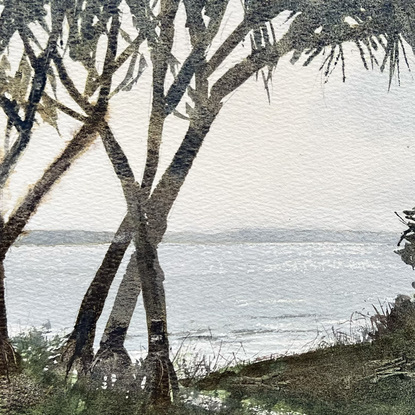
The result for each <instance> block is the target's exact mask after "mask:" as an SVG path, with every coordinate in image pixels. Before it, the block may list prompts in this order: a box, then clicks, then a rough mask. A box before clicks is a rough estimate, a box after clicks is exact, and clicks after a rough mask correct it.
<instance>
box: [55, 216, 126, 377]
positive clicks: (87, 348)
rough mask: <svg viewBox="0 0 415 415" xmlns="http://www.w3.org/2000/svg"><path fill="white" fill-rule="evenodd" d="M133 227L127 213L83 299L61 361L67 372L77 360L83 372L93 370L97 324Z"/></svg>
mask: <svg viewBox="0 0 415 415" xmlns="http://www.w3.org/2000/svg"><path fill="white" fill-rule="evenodd" d="M130 229H131V219H130V216H129V215H127V216H126V217H125V218H124V220H123V221H122V223H121V225H120V227H119V228H118V230H117V232H116V233H115V235H114V238H113V240H112V242H111V245H110V246H109V248H108V250H107V253H106V254H105V257H104V260H103V261H102V264H101V266H100V267H99V269H98V271H97V273H96V274H95V277H94V279H93V281H92V282H91V284H90V286H89V288H88V290H87V292H86V294H85V296H84V298H83V300H82V304H81V307H80V309H79V312H78V317H77V319H76V323H75V326H74V329H73V330H72V333H71V334H70V336H69V338H68V340H67V342H66V343H65V345H64V347H63V351H62V356H61V360H62V361H63V362H65V363H66V370H67V372H69V371H70V369H71V367H72V365H73V364H74V363H75V361H76V360H77V359H79V364H78V368H79V369H80V370H81V372H82V373H87V372H88V371H89V369H90V366H91V363H92V360H93V356H94V351H93V346H94V339H95V331H96V325H97V322H98V319H99V318H100V316H101V314H102V310H103V308H104V304H105V300H106V298H107V296H108V292H109V290H110V287H111V284H112V282H113V281H114V277H115V275H116V273H117V271H118V268H119V266H120V264H121V261H122V259H123V257H124V254H125V251H126V250H127V248H128V246H129V245H130V242H131V239H132V234H131V232H130Z"/></svg>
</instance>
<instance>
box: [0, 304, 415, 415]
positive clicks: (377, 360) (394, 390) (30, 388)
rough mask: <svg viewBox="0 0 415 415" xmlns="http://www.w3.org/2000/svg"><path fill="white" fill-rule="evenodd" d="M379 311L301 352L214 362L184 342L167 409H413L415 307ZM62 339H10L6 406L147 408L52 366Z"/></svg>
mask: <svg viewBox="0 0 415 415" xmlns="http://www.w3.org/2000/svg"><path fill="white" fill-rule="evenodd" d="M377 311H378V315H377V317H376V315H375V318H374V319H373V318H372V320H371V321H370V326H368V325H367V324H364V320H362V325H361V330H363V334H359V335H358V336H357V337H356V335H357V332H358V329H357V328H356V325H352V324H351V323H350V324H349V331H347V330H341V331H340V332H334V333H333V332H332V331H329V330H327V331H324V332H322V333H321V336H320V343H319V344H320V347H319V348H317V349H315V350H312V351H309V352H306V353H302V354H298V355H291V356H283V357H280V358H275V359H268V360H262V361H257V362H252V363H246V362H245V363H239V364H235V363H236V358H234V359H232V361H230V360H228V361H225V360H224V359H223V356H222V353H221V350H220V349H219V350H217V351H216V354H215V355H214V357H211V358H210V360H209V359H208V358H206V357H201V356H199V355H197V353H196V354H192V355H191V356H193V358H192V359H193V360H189V359H188V358H186V357H188V356H190V352H194V351H195V350H194V349H189V348H186V347H184V346H183V348H182V350H181V351H180V353H179V354H178V355H177V356H176V357H175V364H176V368H177V369H178V373H179V375H180V376H181V384H182V389H181V398H180V401H179V402H178V403H177V404H175V406H173V407H172V408H171V410H170V411H169V414H180V415H199V414H207V413H217V414H220V415H245V414H257V415H280V414H284V415H287V414H291V415H299V414H307V415H346V414H347V415H349V414H356V415H386V414H388V415H389V414H393V415H413V414H414V413H415V304H414V303H412V302H410V301H406V302H405V301H404V302H403V303H402V304H399V305H397V306H395V307H394V308H387V307H383V308H382V307H380V306H378V307H377ZM366 323H367V321H366ZM373 327H374V328H375V329H376V332H375V333H371V334H370V330H369V329H371V328H373ZM346 333H347V334H346ZM363 340H364V341H363ZM356 341H357V343H356ZM60 343H61V339H59V338H57V337H56V338H52V339H47V338H46V337H45V335H44V333H42V332H40V331H36V330H33V331H31V332H28V333H25V334H21V335H19V336H17V337H16V338H15V339H14V344H15V346H16V348H17V350H18V351H19V353H20V354H21V356H22V367H23V370H22V373H21V374H20V375H19V376H17V377H15V378H12V382H11V384H10V385H9V386H8V388H9V391H10V394H9V397H8V401H7V402H6V404H7V405H8V407H7V410H6V411H7V412H5V413H7V414H16V415H58V414H59V415H76V414H80V415H101V414H102V415H115V414H117V415H118V414H120V415H124V414H125V415H138V414H144V410H143V400H142V396H139V395H137V394H132V393H130V394H127V393H126V392H122V391H119V390H116V389H106V390H103V389H102V388H100V387H91V385H90V384H88V383H85V382H82V381H78V382H76V383H73V382H65V379H64V376H63V373H62V371H61V370H60V369H59V365H58V364H57V363H56V362H57V360H58V359H57V358H58V356H57V353H58V350H59V346H60ZM192 347H193V346H192ZM12 397H14V398H12ZM13 399H14V400H13ZM3 403H4V402H3ZM3 407H4V405H3Z"/></svg>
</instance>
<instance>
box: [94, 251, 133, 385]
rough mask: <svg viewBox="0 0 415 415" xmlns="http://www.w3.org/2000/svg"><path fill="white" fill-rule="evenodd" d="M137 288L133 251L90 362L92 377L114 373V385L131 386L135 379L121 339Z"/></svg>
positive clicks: (124, 332)
mask: <svg viewBox="0 0 415 415" xmlns="http://www.w3.org/2000/svg"><path fill="white" fill-rule="evenodd" d="M140 291H141V282H140V276H139V273H138V270H137V255H136V253H135V252H134V253H133V254H132V256H131V259H130V262H129V263H128V266H127V270H126V273H125V275H124V277H123V279H122V281H121V284H120V287H119V288H118V292H117V296H116V298H115V302H114V306H113V307H112V310H111V314H110V317H109V319H108V322H107V325H106V327H105V330H104V334H103V336H102V340H101V343H100V347H99V350H98V352H97V354H96V356H95V359H94V363H93V365H92V371H93V375H94V378H96V379H98V380H99V381H102V380H103V379H104V377H105V376H106V377H107V378H110V377H111V375H113V374H116V376H117V381H116V385H115V386H116V387H117V388H125V389H130V388H131V385H132V384H133V383H134V377H133V374H132V367H131V359H130V357H129V355H128V353H127V351H126V350H125V348H124V341H125V337H126V335H127V330H128V327H129V325H130V321H131V318H132V316H133V313H134V309H135V306H136V303H137V299H138V295H139V293H140Z"/></svg>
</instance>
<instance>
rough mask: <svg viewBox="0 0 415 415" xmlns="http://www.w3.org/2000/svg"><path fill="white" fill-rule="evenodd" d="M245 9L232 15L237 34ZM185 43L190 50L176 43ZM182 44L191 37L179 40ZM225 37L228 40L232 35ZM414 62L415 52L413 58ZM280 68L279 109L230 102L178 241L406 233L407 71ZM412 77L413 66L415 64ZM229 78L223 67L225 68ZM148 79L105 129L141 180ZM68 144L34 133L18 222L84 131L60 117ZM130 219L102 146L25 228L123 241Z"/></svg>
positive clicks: (211, 139) (12, 184) (23, 166)
mask: <svg viewBox="0 0 415 415" xmlns="http://www.w3.org/2000/svg"><path fill="white" fill-rule="evenodd" d="M237 18H238V13H237V11H236V12H235V11H234V13H233V14H232V13H230V16H228V20H227V24H228V25H229V29H228V30H231V28H232V24H234V21H233V20H232V19H234V20H235V22H236V21H237ZM177 36H178V37H177V43H178V44H181V43H183V42H184V41H185V35H184V34H180V33H178V34H177ZM180 36H182V37H183V38H181V37H180ZM222 36H226V30H224V31H223V33H222ZM407 52H409V49H407ZM289 58H290V56H288V57H285V58H284V59H282V60H281V61H280V62H279V63H278V66H277V68H276V70H275V72H274V74H273V82H272V90H271V102H270V103H269V102H268V99H267V95H266V93H265V91H264V88H263V84H262V81H261V79H259V80H258V81H256V80H255V78H252V79H250V80H249V81H247V82H246V83H245V84H244V85H243V86H242V87H240V88H239V89H238V90H237V91H236V92H235V93H233V94H232V95H231V96H229V97H228V98H227V99H226V100H225V105H224V107H223V109H222V111H221V113H220V114H219V116H218V117H217V119H216V120H215V123H214V124H213V126H212V128H211V131H210V132H209V134H208V136H207V137H206V139H205V142H204V144H203V147H202V149H201V151H200V153H199V154H198V156H197V158H196V161H195V163H194V165H193V167H192V170H191V172H190V174H189V176H188V178H187V180H186V183H185V185H184V186H183V188H182V190H181V192H180V195H179V197H178V199H177V201H176V203H175V205H174V206H173V209H172V212H171V214H170V216H169V230H170V231H183V230H186V231H191V230H195V231H203V232H215V231H223V230H226V229H237V228H247V227H272V228H292V229H336V230H371V231H390V232H397V234H399V232H400V231H401V230H402V229H403V226H402V224H400V222H399V219H398V218H397V217H396V215H395V214H394V212H395V211H398V212H401V211H402V210H405V209H409V208H412V207H413V206H415V192H414V190H415V163H414V150H415V136H414V123H415V121H414V116H413V112H414V111H413V109H414V108H415V107H414V104H413V102H414V97H415V81H414V80H413V77H412V75H411V73H410V72H409V71H408V70H407V69H406V68H405V67H403V66H402V68H401V84H400V85H398V82H397V80H396V79H395V80H394V81H393V82H392V86H391V90H390V91H388V73H384V74H381V73H380V71H379V69H378V68H375V69H374V70H373V71H366V70H365V69H364V67H363V65H362V63H361V61H360V58H359V51H358V49H357V47H356V46H353V45H351V46H349V47H348V48H347V52H346V77H347V79H346V82H345V83H343V82H342V74H341V70H340V68H338V69H336V70H335V71H334V72H333V74H332V76H331V77H330V79H329V81H328V83H325V82H324V78H323V76H322V73H321V72H320V71H319V66H320V65H321V62H322V59H323V57H319V58H317V59H316V62H314V64H312V65H310V66H308V67H303V66H301V65H300V64H296V65H291V64H290V62H289ZM410 60H411V63H412V68H415V59H414V58H413V56H412V54H411V56H410ZM222 70H226V67H224V68H222ZM150 73H151V71H150V70H149V69H147V70H146V71H145V73H144V74H143V77H142V78H141V79H140V80H139V82H138V84H137V86H136V87H135V88H134V89H133V91H131V92H129V93H122V94H119V95H117V96H116V97H114V98H113V99H112V101H111V104H110V110H109V120H110V124H111V126H112V127H113V128H114V131H115V134H116V137H117V138H118V139H119V141H120V143H121V144H122V146H123V148H124V149H125V151H126V153H127V155H128V157H129V160H130V162H131V165H132V166H133V168H134V170H135V172H136V174H137V177H138V178H140V174H141V172H142V166H143V162H144V155H145V143H146V129H147V125H148V114H149V110H150V96H151V94H150ZM59 128H60V131H61V137H60V136H59V135H57V134H56V131H55V130H54V129H53V128H51V127H48V126H38V127H36V129H35V131H34V136H33V140H32V143H31V144H30V146H29V148H28V149H27V151H26V152H25V154H24V156H23V158H22V160H21V162H20V163H19V165H18V167H17V168H16V172H15V173H14V174H13V176H12V178H11V180H10V181H9V183H8V186H7V188H6V189H5V190H4V192H3V211H4V212H6V213H10V211H11V210H12V209H13V207H14V206H15V205H16V203H17V202H18V200H20V199H21V197H22V196H23V195H24V194H25V191H26V189H27V185H28V183H34V182H35V180H36V178H37V177H39V176H40V175H41V173H42V171H43V170H44V168H45V166H47V165H48V164H49V163H50V161H51V160H52V159H53V157H51V154H58V153H59V152H60V151H61V149H62V148H63V146H64V144H65V142H66V141H67V140H68V139H69V138H70V137H71V136H72V135H73V133H74V132H75V131H76V129H77V128H78V126H77V124H76V123H74V122H72V121H70V120H68V119H67V118H65V117H64V116H62V117H61V118H60V119H59ZM185 128H186V122H184V121H182V120H180V119H172V120H169V122H168V123H167V125H166V130H165V135H164V138H163V140H164V141H163V144H162V153H161V156H162V160H161V166H160V171H161V172H162V171H163V170H164V169H165V167H166V166H167V165H168V163H169V161H170V160H171V157H172V155H173V154H174V151H175V149H176V148H177V146H178V145H179V143H180V140H181V138H182V137H183V133H184V131H185ZM125 213H126V205H125V201H124V199H123V195H122V191H121V188H120V186H119V184H118V181H117V179H116V177H115V175H114V173H113V171H112V168H111V165H110V163H109V161H108V159H107V156H106V155H105V151H104V149H103V146H102V144H101V143H100V142H99V140H98V139H97V140H96V142H95V143H94V144H93V145H92V146H91V147H90V148H89V150H88V151H87V152H86V153H85V154H84V155H83V156H82V157H81V158H80V159H79V160H77V161H76V163H75V164H74V166H73V167H72V168H71V169H70V171H69V172H68V173H67V174H66V175H65V176H64V177H63V178H62V179H61V180H60V182H59V183H58V184H57V185H56V186H55V187H54V189H53V190H52V192H51V193H50V194H49V195H48V196H47V197H46V199H45V201H44V202H43V203H42V205H41V207H40V208H39V209H38V211H37V213H36V214H35V215H34V216H33V218H32V219H31V221H30V223H29V226H28V228H29V229H85V230H95V231H101V230H109V231H115V230H116V229H117V227H118V225H119V223H120V222H121V220H122V218H123V216H124V215H125Z"/></svg>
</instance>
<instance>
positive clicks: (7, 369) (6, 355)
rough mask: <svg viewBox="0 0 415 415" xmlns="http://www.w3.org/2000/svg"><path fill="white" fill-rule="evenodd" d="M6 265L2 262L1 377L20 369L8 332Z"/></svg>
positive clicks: (0, 285)
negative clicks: (5, 285) (5, 284)
mask: <svg viewBox="0 0 415 415" xmlns="http://www.w3.org/2000/svg"><path fill="white" fill-rule="evenodd" d="M4 277H5V275H4V265H3V261H1V262H0V377H3V376H6V377H7V378H8V377H9V373H12V372H15V371H16V370H17V369H18V368H19V360H20V358H19V356H18V355H17V353H16V352H15V351H14V349H13V346H12V345H11V343H10V339H9V333H8V330H7V313H6V298H5V287H4Z"/></svg>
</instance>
